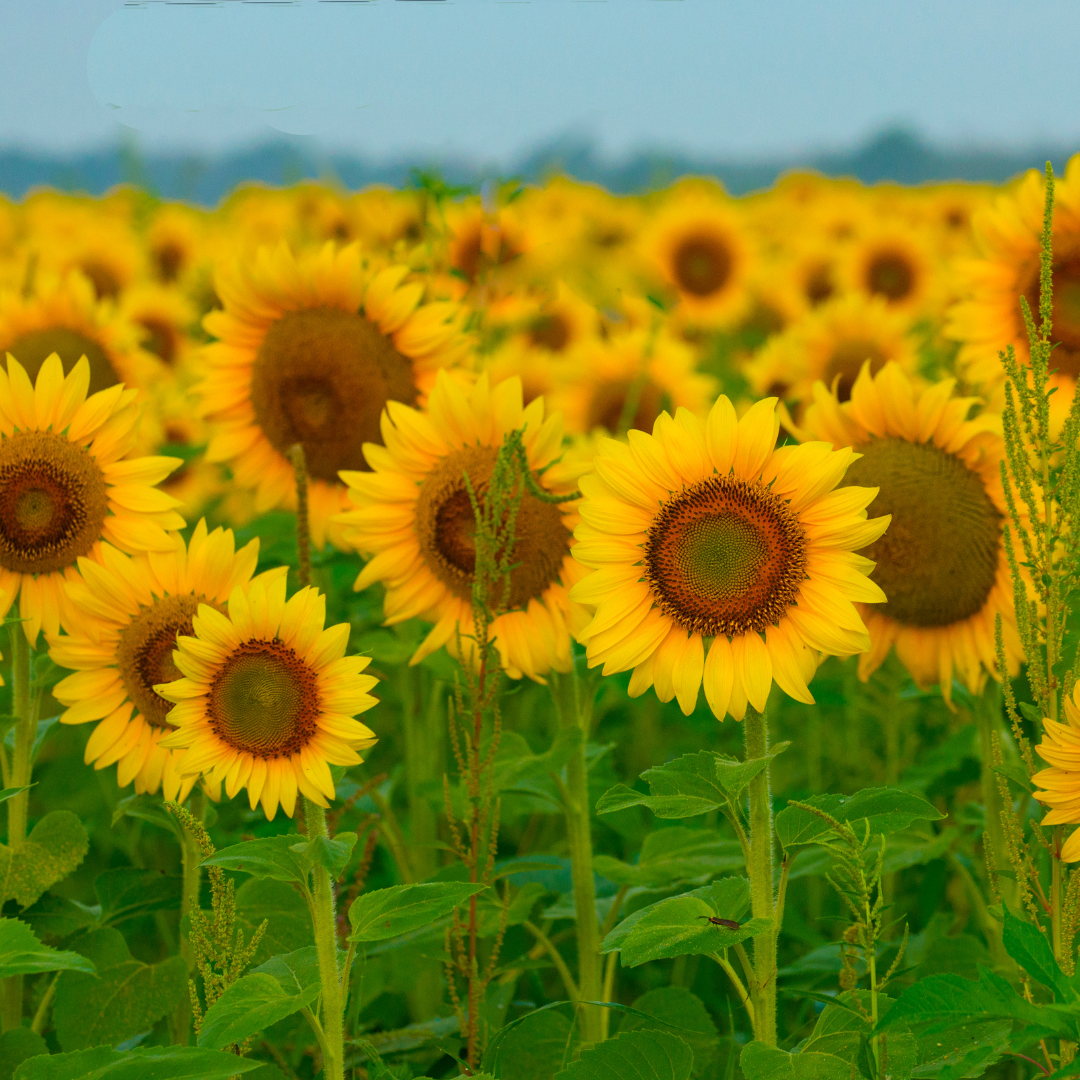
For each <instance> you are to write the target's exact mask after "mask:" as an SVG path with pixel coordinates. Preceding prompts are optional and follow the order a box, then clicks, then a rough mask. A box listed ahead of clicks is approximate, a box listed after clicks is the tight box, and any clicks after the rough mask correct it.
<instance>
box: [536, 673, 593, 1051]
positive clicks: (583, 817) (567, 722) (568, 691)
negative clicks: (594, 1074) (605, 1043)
mask: <svg viewBox="0 0 1080 1080" xmlns="http://www.w3.org/2000/svg"><path fill="white" fill-rule="evenodd" d="M548 679H549V682H550V685H551V693H552V697H553V698H554V700H555V708H556V710H557V711H558V714H559V724H560V726H561V727H562V728H563V729H564V730H570V729H573V730H576V731H578V732H580V735H581V738H580V739H579V740H578V744H577V746H576V748H575V749H574V752H573V753H572V754H571V756H570V760H569V761H568V762H567V764H566V787H565V792H566V796H565V798H564V812H565V815H566V837H567V840H568V842H569V845H570V872H571V878H572V880H573V883H574V913H575V918H576V930H577V946H578V987H579V989H580V991H581V997H582V1000H583V1001H600V1000H601V998H600V995H601V993H602V992H603V983H602V981H601V974H600V926H599V920H598V918H597V915H596V882H595V879H594V877H593V851H592V831H591V826H590V822H589V776H588V771H587V768H586V762H585V745H586V742H587V741H588V735H589V732H588V720H587V718H586V717H585V716H583V715H582V710H581V707H580V702H579V701H578V685H577V678H576V677H575V675H574V672H573V670H571V671H569V672H567V673H566V674H562V673H561V672H557V671H553V672H551V674H550V675H549V676H548ZM601 1012H602V1009H601V1008H600V1007H599V1006H597V1005H584V1006H582V1008H581V1037H582V1041H583V1042H585V1043H598V1042H601V1041H602V1039H603V1025H602V1021H601Z"/></svg>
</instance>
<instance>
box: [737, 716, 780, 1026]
mask: <svg viewBox="0 0 1080 1080" xmlns="http://www.w3.org/2000/svg"><path fill="white" fill-rule="evenodd" d="M743 734H744V736H745V738H746V760H747V761H754V760H755V759H758V758H765V757H766V755H767V754H768V752H769V725H768V720H767V719H766V716H765V713H763V712H758V711H757V709H755V708H754V707H753V705H749V704H748V705H747V706H746V716H745V717H744V719H743ZM749 801H750V865H749V866H748V867H747V870H748V871H749V872H750V908H751V911H752V913H753V916H754V918H755V919H768V920H769V921H770V922H773V921H774V920H775V917H776V912H775V909H774V902H775V900H774V896H773V820H772V792H771V791H770V784H769V764H768V761H767V760H766V763H765V768H764V769H762V770H761V772H759V773H758V774H757V776H755V777H754V779H753V780H751V781H750V788H749ZM754 981H755V983H756V986H755V987H754V990H755V995H754V996H755V998H756V1009H755V1015H754V1038H756V1039H758V1040H759V1041H760V1042H763V1043H766V1044H767V1045H769V1046H775V1045H776V926H775V925H774V926H773V927H772V929H770V930H767V931H766V932H765V933H764V934H760V935H759V936H758V937H756V938H754Z"/></svg>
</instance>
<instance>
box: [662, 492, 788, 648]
mask: <svg viewBox="0 0 1080 1080" xmlns="http://www.w3.org/2000/svg"><path fill="white" fill-rule="evenodd" d="M645 577H646V579H647V580H648V582H649V585H650V586H651V587H652V591H653V595H654V596H655V597H656V601H657V604H658V605H659V606H660V608H661V609H662V610H663V611H664V612H665V613H666V614H667V615H669V616H670V617H671V618H672V619H674V620H675V622H676V623H678V624H679V626H681V627H683V628H685V629H686V630H689V631H691V632H694V633H699V634H702V635H704V636H705V637H715V636H716V635H717V634H728V635H730V636H736V635H739V634H748V633H761V632H763V631H764V630H765V628H766V627H768V626H774V625H776V624H777V623H779V621H780V620H781V619H782V618H783V616H784V613H785V612H786V611H787V609H788V608H789V607H790V606H791V605H792V604H794V603H795V601H796V600H797V599H798V596H799V588H800V586H801V584H802V582H803V581H804V580H805V579H806V534H805V532H804V531H803V528H802V525H801V524H800V523H799V519H798V518H797V517H796V515H795V514H793V513H792V512H791V510H790V509H788V506H787V504H786V503H785V502H784V501H783V500H782V499H780V498H778V497H777V496H775V495H773V494H772V492H770V491H769V490H768V488H766V487H765V486H764V485H763V484H760V483H759V482H758V481H756V480H741V479H738V478H736V477H733V476H711V477H709V478H708V479H705V480H700V481H698V483H696V484H694V485H693V486H691V487H688V488H686V489H685V490H684V491H682V492H680V493H679V494H678V495H676V496H674V497H673V498H672V499H671V500H670V501H669V502H667V503H665V504H664V507H663V509H662V510H661V511H660V513H659V514H658V515H657V516H656V518H655V520H654V521H653V523H652V525H651V526H650V527H649V531H648V535H647V540H646V542H645Z"/></svg>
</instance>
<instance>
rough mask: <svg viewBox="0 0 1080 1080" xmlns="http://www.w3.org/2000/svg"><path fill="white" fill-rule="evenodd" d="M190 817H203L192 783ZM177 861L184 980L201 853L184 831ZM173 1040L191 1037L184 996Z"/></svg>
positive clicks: (191, 966) (192, 966) (198, 790)
mask: <svg viewBox="0 0 1080 1080" xmlns="http://www.w3.org/2000/svg"><path fill="white" fill-rule="evenodd" d="M190 805H191V816H192V817H193V818H194V819H195V820H196V821H197V822H199V823H200V824H201V823H202V821H203V818H204V817H205V814H206V797H205V796H204V795H203V791H202V787H201V785H199V784H196V786H195V788H194V790H193V791H192V793H191V803H190ZM180 836H181V839H180V861H181V866H182V868H183V871H182V872H183V879H182V885H181V892H180V955H181V956H182V957H183V958H184V960H185V961H186V962H187V966H188V977H189V978H192V979H193V978H195V971H196V968H197V966H198V965H197V964H196V962H195V950H194V949H192V947H191V939H190V936H189V931H185V930H184V922H185V919H187V918H189V917H190V915H191V913H192V912H193V911H198V910H199V909H200V905H199V890H200V888H201V885H202V865H201V864H202V858H203V853H202V852H201V851H200V850H199V846H198V844H197V843H196V841H195V834H194V833H193V832H190V831H189V830H188V829H185V828H183V827H181V829H180ZM172 1026H173V1041H174V1042H175V1043H176V1045H177V1046H187V1045H188V1040H189V1039H190V1038H191V1001H190V999H189V998H188V996H187V995H186V994H185V995H184V996H183V997H182V998H181V1000H180V1003H179V1005H177V1007H176V1011H175V1012H174V1013H173V1017H172Z"/></svg>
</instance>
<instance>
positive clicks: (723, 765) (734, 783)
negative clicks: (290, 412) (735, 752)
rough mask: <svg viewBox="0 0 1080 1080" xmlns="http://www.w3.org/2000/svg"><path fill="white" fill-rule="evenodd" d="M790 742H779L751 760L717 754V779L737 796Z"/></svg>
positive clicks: (729, 792) (732, 794)
mask: <svg viewBox="0 0 1080 1080" xmlns="http://www.w3.org/2000/svg"><path fill="white" fill-rule="evenodd" d="M790 745H791V743H790V742H779V743H776V744H775V745H774V746H770V747H769V752H768V753H767V754H766V755H765V756H764V757H760V758H751V760H750V761H739V760H738V759H737V758H729V757H727V756H726V755H723V754H717V755H716V759H717V760H716V779H717V780H718V781H719V783H720V786H721V787H722V788H723V789H724V791H726V792H727V793H728V794H729V795H731V796H733V797H737V796H738V795H739V794H740V793H741V792H742V791H743V790H745V789H746V788H747V787H748V786H749V784H750V781H751V780H753V779H754V777H755V776H757V775H758V773H760V772H761V770H762V769H764V768H765V766H766V765H768V764H769V762H770V761H772V759H773V758H774V757H776V756H777V754H782V753H783V752H784V751H785V750H786V749H787V748H788V747H789V746H790Z"/></svg>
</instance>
